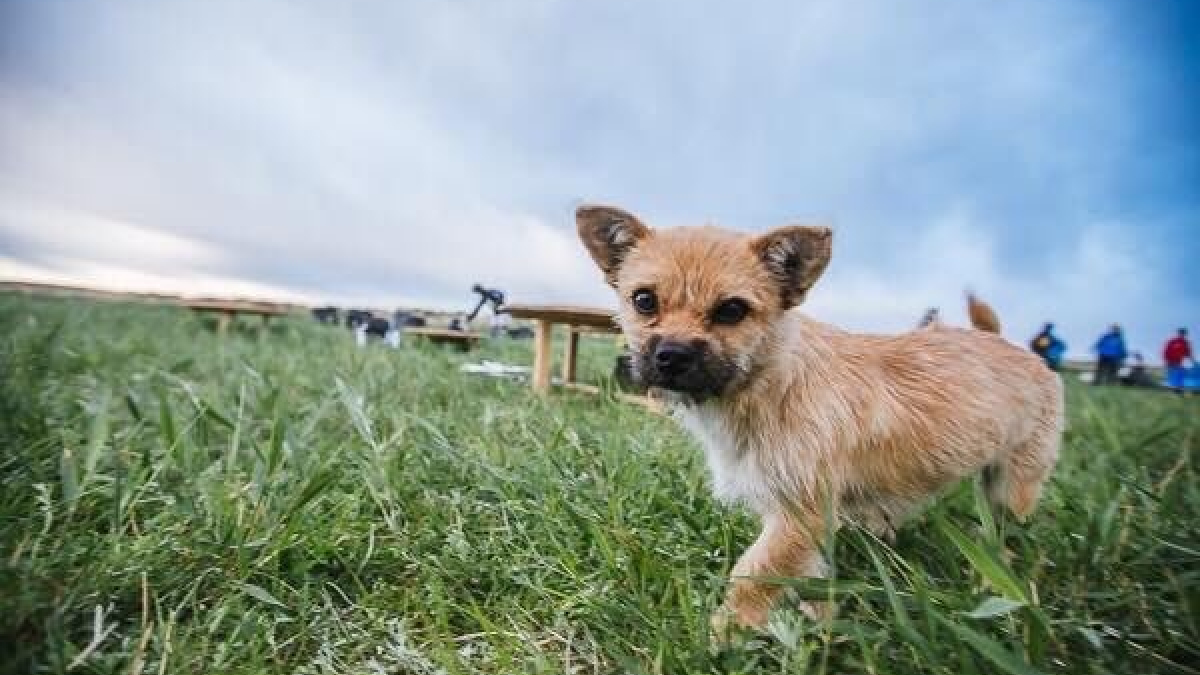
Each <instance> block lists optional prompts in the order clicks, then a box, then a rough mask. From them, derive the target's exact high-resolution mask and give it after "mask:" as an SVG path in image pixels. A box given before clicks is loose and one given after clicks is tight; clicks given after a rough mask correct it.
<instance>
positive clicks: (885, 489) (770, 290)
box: [578, 207, 1063, 628]
mask: <svg viewBox="0 0 1200 675" xmlns="http://www.w3.org/2000/svg"><path fill="white" fill-rule="evenodd" d="M586 208H587V209H590V210H589V211H587V217H582V216H581V217H580V218H579V219H578V223H579V229H580V235H581V237H582V238H583V239H584V241H585V242H587V243H588V248H589V251H590V252H591V253H592V255H593V257H595V258H597V262H598V263H600V264H601V267H602V269H604V271H605V273H606V276H607V277H608V278H609V281H610V283H611V284H612V285H613V286H614V288H615V289H616V290H617V293H618V295H619V297H620V299H621V310H620V313H619V318H620V321H621V324H622V326H623V328H624V331H625V334H626V336H627V338H628V341H629V345H630V347H631V348H632V349H633V350H634V351H635V352H637V351H638V350H640V349H643V348H646V346H647V345H650V344H653V342H654V340H655V339H666V338H669V339H672V340H684V341H691V342H693V343H703V344H704V345H707V346H708V347H709V348H710V349H711V350H712V351H713V352H714V353H715V354H718V355H721V356H723V357H726V358H728V359H730V360H732V361H733V362H736V363H737V364H738V365H739V368H740V369H739V375H738V376H737V377H735V378H734V379H732V380H731V382H730V384H729V387H728V388H727V389H726V390H725V391H724V392H723V393H722V394H721V395H720V396H718V397H715V398H711V399H708V400H704V401H703V402H701V403H697V402H695V401H692V400H689V399H688V397H687V396H686V395H680V394H675V393H672V392H667V393H666V394H665V395H666V397H667V398H668V400H674V401H675V402H676V403H675V406H674V415H675V416H676V417H677V419H678V420H679V421H680V422H681V423H682V424H683V426H684V427H686V428H687V429H689V430H690V431H691V432H692V433H693V434H694V435H695V436H696V437H697V438H698V439H699V440H700V441H701V443H702V445H703V446H704V450H705V453H706V455H707V459H708V464H709V467H710V470H711V472H712V477H713V488H714V490H715V492H716V494H717V495H718V496H720V497H722V498H723V499H726V500H730V501H738V502H742V503H745V504H746V505H747V506H749V507H750V508H751V509H752V510H754V511H755V512H756V513H757V514H758V515H759V516H760V517H761V518H762V520H763V531H762V534H761V535H760V536H759V538H758V540H757V541H755V543H754V544H753V545H752V546H751V547H750V548H749V550H747V551H746V553H745V554H744V555H743V556H742V558H741V560H739V561H738V563H737V565H736V566H735V567H734V570H733V580H732V583H731V585H730V588H729V592H728V595H727V598H726V602H725V608H724V609H723V610H722V611H721V612H718V614H717V615H716V616H715V617H714V626H718V627H719V626H721V625H723V624H724V622H725V621H726V620H728V619H732V620H733V621H734V622H736V623H738V624H740V625H743V626H750V627H759V628H761V627H762V626H763V625H764V623H765V622H766V618H767V612H768V610H769V608H770V607H771V604H772V603H773V601H774V600H775V598H776V596H777V595H778V593H779V592H780V590H781V587H780V586H779V585H777V584H772V583H769V582H767V581H763V580H761V579H759V580H756V579H754V578H753V577H789V576H817V575H820V574H821V570H822V569H823V567H824V565H823V561H822V560H821V556H820V552H819V544H820V542H821V541H822V538H823V536H824V530H825V523H826V522H830V521H829V520H827V515H829V514H832V522H833V523H834V524H835V526H836V524H838V523H840V522H845V521H851V522H858V523H860V524H862V525H863V526H865V527H868V528H870V529H872V530H873V531H875V532H877V533H879V534H880V535H882V536H888V535H890V534H891V532H892V529H893V528H894V527H896V526H898V525H899V524H900V523H901V522H903V521H904V520H905V519H906V518H907V517H909V516H910V515H912V514H913V512H914V511H915V510H917V509H918V508H919V507H920V506H921V505H922V504H923V503H924V502H926V501H927V500H928V499H929V498H930V497H932V496H934V495H935V494H937V492H938V491H939V490H941V489H943V488H944V487H946V486H948V485H951V484H953V483H954V482H956V481H959V480H961V479H963V478H966V477H968V476H971V475H973V474H975V473H977V472H979V471H980V470H984V471H985V478H986V479H987V483H988V488H989V494H990V496H991V498H992V500H993V501H994V502H995V503H997V504H1001V505H1004V506H1006V507H1007V508H1008V509H1009V510H1010V511H1012V513H1013V514H1015V515H1016V516H1017V517H1019V518H1021V519H1024V518H1025V517H1027V516H1028V515H1029V514H1030V513H1031V512H1032V511H1033V509H1034V507H1035V505H1036V502H1037V499H1038V496H1039V494H1040V491H1041V486H1042V484H1043V482H1044V481H1045V480H1046V478H1047V476H1048V475H1049V474H1050V472H1051V470H1052V468H1053V466H1054V463H1055V461H1056V457H1057V452H1058V444H1059V436H1060V428H1061V423H1062V422H1061V418H1062V405H1063V404H1062V391H1061V385H1060V382H1059V380H1058V377H1057V375H1055V374H1054V373H1053V372H1051V371H1050V370H1049V369H1047V368H1045V367H1044V366H1043V365H1042V362H1041V361H1040V359H1038V358H1037V357H1036V356H1034V355H1032V354H1030V353H1028V352H1026V351H1025V350H1023V349H1020V348H1018V347H1016V346H1015V345H1012V344H1010V343H1008V342H1006V341H1005V340H1003V339H1002V338H1001V337H999V336H998V335H995V334H992V333H988V332H982V331H979V330H963V329H959V328H952V327H945V326H936V327H933V328H928V329H924V330H917V331H913V332H910V333H905V334H901V335H891V336H884V335H860V334H854V333H848V332H845V331H842V330H839V329H837V328H835V327H833V326H830V325H827V324H824V323H821V322H818V321H815V320H813V319H810V318H808V317H806V316H804V315H802V314H800V313H799V312H797V311H794V310H792V309H791V308H792V307H793V305H795V304H796V303H798V302H799V301H800V299H802V298H803V297H804V294H805V293H806V292H807V290H808V288H809V286H811V285H812V283H813V282H814V281H815V280H816V277H817V276H819V274H820V272H821V270H823V269H824V267H825V265H826V263H827V262H828V260H829V256H830V248H829V241H830V236H829V231H828V230H827V229H825V228H797V227H794V226H793V227H791V228H781V229H780V230H776V231H773V232H771V233H768V234H767V235H763V236H761V237H752V236H748V235H744V234H740V233H735V232H730V231H726V230H721V229H717V228H713V227H690V228H673V229H650V228H648V227H646V226H645V225H643V224H641V223H640V221H636V219H634V222H636V223H637V225H636V228H635V229H636V232H632V233H631V231H623V232H620V233H618V235H619V236H617V237H616V239H617V240H619V241H624V242H626V244H627V246H626V248H625V249H624V250H623V251H621V252H620V255H616V256H614V255H612V254H611V252H609V251H606V250H605V249H604V246H603V242H604V241H609V240H612V239H613V238H614V237H612V236H610V235H612V234H613V233H612V232H611V227H610V226H611V222H610V221H611V220H612V218H619V217H626V216H628V214H627V213H626V212H624V211H615V210H614V211H613V212H612V213H609V212H607V211H605V207H586ZM581 213H584V210H581ZM598 214H599V215H598ZM605 214H608V215H605ZM612 214H624V216H614V215H612ZM628 217H629V218H632V216H628ZM597 223H600V224H599V225H597ZM594 228H599V229H600V230H601V234H602V236H597V235H595V234H594V233H593V232H591V230H592V229H594ZM626 235H628V236H630V237H632V239H633V242H634V243H632V244H630V243H629V240H628V239H625V238H624V237H625V236H626ZM781 236H782V237H784V238H785V239H786V240H787V241H789V242H790V243H789V244H788V246H790V247H791V248H790V251H791V252H792V253H793V254H795V255H796V256H797V257H798V259H794V260H790V261H788V260H784V259H783V258H778V259H776V258H772V256H771V255H768V254H767V252H768V251H769V250H770V249H771V246H772V242H776V241H778V240H779V237H781ZM596 242H600V244H598V245H597V244H596ZM594 245H595V248H594ZM614 260H615V261H617V262H616V264H615V266H614V267H612V268H611V269H606V268H605V267H604V263H603V262H601V261H614ZM783 263H786V264H783ZM647 288H648V289H652V290H654V291H655V292H656V294H657V299H658V308H657V311H656V312H655V313H654V315H653V316H645V315H642V314H639V313H638V312H637V311H635V310H634V308H633V307H632V306H631V303H630V297H631V295H632V294H633V293H634V292H635V291H636V290H638V289H647ZM729 297H738V298H741V299H744V300H745V301H746V302H747V303H748V304H749V305H750V307H751V311H750V313H749V314H748V315H747V316H746V318H745V319H744V320H742V321H741V322H740V323H738V324H737V325H732V326H727V325H719V324H716V323H714V322H713V321H711V320H710V318H709V316H710V308H712V307H713V306H714V305H715V304H716V303H719V302H721V301H722V300H724V299H727V298H729ZM993 318H994V313H993ZM996 323H997V324H998V322H996ZM809 609H810V610H812V611H819V608H809Z"/></svg>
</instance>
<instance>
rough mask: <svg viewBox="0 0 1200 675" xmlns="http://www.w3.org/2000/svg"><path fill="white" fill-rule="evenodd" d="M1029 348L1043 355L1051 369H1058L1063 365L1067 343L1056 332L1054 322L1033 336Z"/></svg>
mask: <svg viewBox="0 0 1200 675" xmlns="http://www.w3.org/2000/svg"><path fill="white" fill-rule="evenodd" d="M1029 348H1030V349H1032V350H1033V353H1034V354H1037V355H1038V356H1040V357H1042V360H1043V361H1045V362H1046V365H1047V366H1049V367H1050V370H1058V369H1059V368H1060V367H1061V366H1062V358H1063V354H1065V353H1066V351H1067V343H1065V342H1063V341H1062V340H1061V339H1060V338H1059V337H1058V336H1057V335H1055V334H1054V324H1052V323H1047V324H1046V325H1045V326H1043V327H1042V332H1040V333H1038V334H1037V335H1035V336H1033V340H1031V341H1030V342H1029Z"/></svg>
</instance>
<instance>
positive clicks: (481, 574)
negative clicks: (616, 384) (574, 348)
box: [0, 295, 1200, 675]
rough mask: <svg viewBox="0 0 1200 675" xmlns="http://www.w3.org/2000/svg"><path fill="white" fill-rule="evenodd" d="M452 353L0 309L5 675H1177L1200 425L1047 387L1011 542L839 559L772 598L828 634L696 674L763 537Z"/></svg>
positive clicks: (1144, 401)
mask: <svg viewBox="0 0 1200 675" xmlns="http://www.w3.org/2000/svg"><path fill="white" fill-rule="evenodd" d="M527 350H528V345H527V344H524V343H511V342H499V343H493V344H490V345H488V346H487V347H485V348H484V350H483V353H482V354H483V356H486V357H489V358H498V359H503V360H508V361H516V362H521V361H527V360H528V358H529V357H528V351H527ZM613 351H614V347H613V346H612V344H611V341H608V342H599V341H597V342H592V343H588V344H587V345H586V347H585V354H584V361H583V370H584V372H585V373H586V374H587V375H588V377H591V378H602V377H603V374H604V373H605V372H606V371H607V370H608V368H609V367H610V365H611V359H612V355H613ZM471 357H472V358H479V357H480V353H478V352H477V353H475V354H473V355H471ZM466 358H467V356H464V355H460V354H457V353H454V352H449V351H441V350H438V349H434V348H429V347H421V348H406V349H402V350H389V349H385V348H369V349H356V348H355V347H354V346H353V343H352V340H351V339H350V337H349V335H348V334H347V333H345V332H344V331H341V330H338V329H333V328H329V327H323V326H318V325H316V324H314V323H310V322H308V321H304V320H301V319H296V320H294V321H291V322H287V323H284V324H282V325H280V326H278V327H277V328H276V330H275V331H273V334H271V335H269V336H267V337H266V339H259V338H258V337H257V336H256V335H254V334H253V332H252V331H251V330H250V327H249V326H247V327H246V328H245V330H242V331H235V333H234V334H232V335H229V336H226V337H224V338H219V337H217V336H216V335H214V334H213V333H212V332H211V331H209V330H206V328H205V326H204V324H203V323H202V321H201V320H200V319H198V318H196V317H194V316H192V315H189V314H187V313H185V312H183V311H181V310H177V309H170V308H155V307H146V306H127V305H119V304H92V303H86V302H72V301H63V300H34V299H28V298H25V297H22V296H16V295H0V372H2V373H3V381H2V384H0V386H2V389H0V439H2V440H3V453H2V455H0V670H2V671H4V672H13V673H18V672H20V673H25V672H52V673H58V672H66V671H71V672H75V673H89V672H90V673H200V672H205V673H314V674H316V673H414V674H416V673H439V672H446V673H477V672H478V673H609V672H630V673H689V672H697V673H709V672H717V673H740V672H764V673H766V672H769V673H774V672H787V673H880V674H900V673H914V674H915V673H946V674H955V675H959V674H968V673H1036V672H1045V673H1114V674H1116V675H1132V674H1134V673H1169V672H1177V673H1195V672H1200V666H1198V665H1197V664H1200V629H1198V623H1200V483H1198V481H1197V471H1196V465H1195V462H1196V455H1195V452H1194V448H1195V447H1196V444H1197V432H1198V431H1200V424H1198V422H1197V420H1198V414H1200V401H1197V400H1195V399H1193V400H1183V399H1179V398H1176V397H1174V396H1172V395H1169V394H1160V393H1149V392H1147V393H1142V392H1130V391H1118V390H1105V391H1092V390H1087V389H1084V388H1081V387H1071V388H1070V389H1069V396H1070V430H1069V432H1068V433H1067V437H1066V439H1065V444H1064V449H1063V457H1062V461H1061V463H1060V465H1059V469H1058V471H1057V473H1056V475H1055V478H1054V480H1053V484H1052V486H1051V487H1050V489H1049V490H1048V494H1047V495H1046V498H1045V499H1044V501H1043V503H1042V507H1041V509H1040V510H1039V512H1038V514H1037V515H1036V516H1035V519H1034V521H1033V522H1032V524H1030V525H1029V526H1018V525H1016V524H1013V523H1008V522H1005V521H1003V520H1002V521H999V522H994V521H993V520H992V519H991V518H990V517H989V516H988V513H987V511H986V509H981V508H980V506H979V502H978V499H977V492H976V488H975V486H974V485H972V484H965V485H963V486H962V487H961V488H960V489H958V490H956V491H954V492H953V493H951V494H949V495H947V496H946V497H945V498H944V499H942V500H941V501H940V502H939V503H938V504H937V505H936V506H935V507H934V508H933V509H932V510H931V511H930V512H929V513H928V514H926V516H925V517H924V518H922V519H921V520H919V521H917V522H916V523H914V524H912V525H911V526H909V527H907V528H906V529H904V530H902V531H901V532H900V535H899V538H898V541H897V542H896V543H895V545H894V547H893V548H889V547H888V546H886V545H884V544H882V543H879V542H876V541H874V540H872V539H871V538H870V537H869V536H868V535H866V534H864V533H862V532H859V531H855V530H851V529H846V530H843V531H842V532H841V533H839V534H838V535H837V536H836V537H835V538H833V539H832V540H831V541H830V542H829V543H828V546H829V547H830V548H832V549H834V560H835V561H836V565H835V567H834V573H835V575H834V576H835V578H834V579H833V580H832V581H830V582H815V581H808V582H797V583H795V584H794V585H793V586H794V589H793V591H791V592H792V593H794V594H795V595H798V596H806V597H807V596H816V597H832V598H833V599H834V600H835V602H836V604H837V607H838V611H837V614H836V616H835V617H834V618H833V619H832V620H830V621H828V622H821V623H814V622H809V621H806V620H804V619H802V618H800V617H798V616H797V615H795V614H793V613H791V612H788V611H782V612H780V613H779V616H778V617H777V620H776V621H774V623H773V626H772V631H771V635H769V636H763V637H756V638H752V639H749V640H747V641H745V642H744V643H743V644H741V645H739V646H737V647H734V648H729V649H718V648H717V647H715V646H714V645H713V644H712V643H711V642H710V640H709V638H708V614H709V612H710V611H711V610H712V609H713V608H714V607H715V605H716V603H717V602H718V601H719V600H720V597H721V592H722V588H723V584H724V579H725V575H726V574H727V572H728V569H729V567H730V565H731V564H732V561H733V559H734V556H735V555H736V554H737V553H738V552H740V551H741V550H742V549H743V548H744V547H745V546H746V545H747V544H748V543H749V542H750V541H751V540H752V538H753V536H754V534H755V531H754V522H753V520H752V519H751V518H750V517H749V516H748V515H747V514H746V513H744V512H743V511H741V510H737V509H729V508H726V507H724V506H722V505H719V504H717V503H716V502H714V501H713V499H712V498H711V497H710V496H709V494H708V488H707V477H706V475H705V472H704V466H703V461H702V458H701V456H700V453H699V451H698V450H697V449H696V448H695V447H694V446H693V445H692V444H691V442H690V441H689V440H688V439H687V438H686V437H684V436H683V435H682V434H681V433H680V432H679V431H678V430H676V428H675V427H674V425H673V424H672V423H671V422H670V421H669V420H666V419H662V418H659V417H656V416H654V415H652V414H650V413H648V412H645V411H643V410H641V409H640V408H637V407H634V406H629V405H625V404H621V403H616V402H613V401H609V400H605V399H603V398H599V397H587V396H583V395H563V394H558V395H555V396H552V397H550V398H548V399H545V400H542V399H539V398H537V397H536V396H534V395H533V394H531V393H530V392H529V391H528V388H527V387H524V386H520V385H518V384H513V383H510V382H506V381H500V380H495V379H489V378H482V377H470V376H464V375H460V374H459V373H458V371H457V368H458V365H459V364H460V363H462V362H463V361H464V360H465V359H466Z"/></svg>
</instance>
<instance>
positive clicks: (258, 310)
mask: <svg viewBox="0 0 1200 675" xmlns="http://www.w3.org/2000/svg"><path fill="white" fill-rule="evenodd" d="M178 304H179V305H181V306H183V307H187V308H188V309H190V310H192V311H195V312H202V313H210V314H216V315H217V333H218V334H220V335H223V334H225V332H226V331H228V330H229V324H231V323H233V320H234V319H235V318H237V315H239V314H250V315H253V316H259V317H262V322H263V329H264V331H263V333H264V334H265V333H266V330H265V329H266V327H267V324H268V322H270V320H271V317H273V316H284V315H286V314H288V313H290V310H289V308H288V307H287V305H279V304H275V303H272V302H257V301H254V300H218V299H214V298H180V299H179V300H178Z"/></svg>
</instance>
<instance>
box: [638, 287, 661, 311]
mask: <svg viewBox="0 0 1200 675" xmlns="http://www.w3.org/2000/svg"><path fill="white" fill-rule="evenodd" d="M633 308H634V309H636V310H637V311H638V312H639V313H641V314H653V313H655V312H657V311H658V298H657V297H655V296H654V291H651V290H647V289H645V288H639V289H638V290H636V291H634V292H633Z"/></svg>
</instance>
